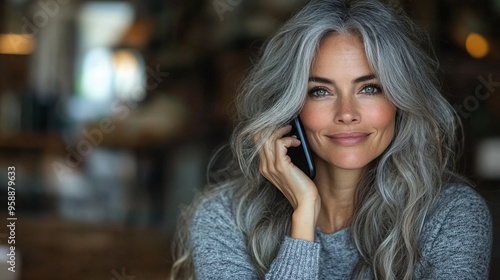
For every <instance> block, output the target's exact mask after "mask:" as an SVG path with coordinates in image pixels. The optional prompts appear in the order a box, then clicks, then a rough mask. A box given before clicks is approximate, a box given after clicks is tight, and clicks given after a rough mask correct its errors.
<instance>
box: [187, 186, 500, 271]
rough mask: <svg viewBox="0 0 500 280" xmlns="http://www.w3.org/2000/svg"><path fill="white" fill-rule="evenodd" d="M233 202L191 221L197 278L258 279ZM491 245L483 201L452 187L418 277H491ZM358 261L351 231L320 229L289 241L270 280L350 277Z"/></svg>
mask: <svg viewBox="0 0 500 280" xmlns="http://www.w3.org/2000/svg"><path fill="white" fill-rule="evenodd" d="M230 198H231V197H230V194H227V193H225V194H224V193H223V194H220V195H218V196H216V197H213V198H211V199H209V200H208V201H207V202H205V203H204V204H203V205H202V206H201V207H200V208H199V210H198V211H197V212H196V214H195V216H194V218H193V223H192V226H191V242H192V246H193V259H194V266H195V273H196V279H237V280H244V279H257V276H256V273H255V271H254V269H253V267H252V264H251V262H250V259H249V256H248V254H247V251H246V244H245V240H244V238H243V236H242V234H241V232H239V230H238V229H237V228H236V225H235V218H234V216H233V213H232V210H231V205H230ZM491 243H492V225H491V216H490V213H489V211H488V208H487V206H486V204H485V202H484V200H483V199H482V198H481V197H480V196H479V194H477V193H476V192H475V191H474V190H473V189H471V188H469V187H467V186H458V185H454V186H449V187H447V188H445V189H444V190H443V192H442V193H441V194H440V197H439V199H438V202H437V204H436V207H435V208H434V210H433V211H432V212H431V214H430V215H429V217H428V219H427V221H426V223H425V225H424V229H423V232H422V235H421V238H420V246H421V253H422V259H421V261H420V262H419V264H418V265H417V269H416V271H415V276H416V279H487V278H488V271H489V263H490V254H491ZM358 258H359V254H358V251H357V249H356V247H355V246H354V245H353V243H352V241H351V239H350V230H349V228H346V229H343V230H340V231H338V232H335V233H333V234H324V233H321V232H320V231H319V230H317V231H316V240H315V242H308V241H304V240H299V239H293V238H291V237H285V238H284V240H283V242H282V244H281V247H280V250H279V253H278V255H277V257H276V258H275V259H274V261H273V263H272V266H271V268H270V270H269V271H268V273H267V274H266V279H293V280H298V279H349V277H350V274H351V271H352V269H353V267H354V265H355V264H356V262H357V260H358Z"/></svg>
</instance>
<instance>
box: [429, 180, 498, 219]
mask: <svg viewBox="0 0 500 280" xmlns="http://www.w3.org/2000/svg"><path fill="white" fill-rule="evenodd" d="M435 208H436V209H435V212H436V211H438V212H446V213H447V215H448V216H449V215H450V214H451V213H450V212H452V211H453V210H460V209H463V210H467V211H463V212H458V213H455V214H456V216H457V218H460V217H465V216H471V215H472V216H485V217H486V216H488V217H489V215H490V213H489V210H488V206H487V204H486V202H485V200H484V198H483V197H482V196H481V195H480V194H479V193H478V192H477V191H476V190H475V189H473V188H472V187H470V186H468V185H464V184H449V185H446V186H444V188H443V190H442V191H441V193H440V195H439V197H438V200H437V202H436V207H435Z"/></svg>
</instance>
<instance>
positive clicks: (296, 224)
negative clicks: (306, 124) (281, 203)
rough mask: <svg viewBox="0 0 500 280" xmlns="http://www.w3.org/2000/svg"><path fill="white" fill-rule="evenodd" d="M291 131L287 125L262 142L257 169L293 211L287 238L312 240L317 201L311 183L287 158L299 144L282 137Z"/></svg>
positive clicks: (318, 205) (292, 139) (315, 192)
mask: <svg viewBox="0 0 500 280" xmlns="http://www.w3.org/2000/svg"><path fill="white" fill-rule="evenodd" d="M291 129H292V126H291V125H288V126H285V127H283V128H280V129H278V130H276V131H275V132H274V133H272V134H271V136H270V137H269V139H267V140H265V141H264V144H263V146H262V148H261V149H260V151H259V158H260V165H259V170H260V172H261V173H262V175H263V176H264V177H265V178H266V179H267V180H269V181H270V182H271V183H273V184H274V186H276V187H277V188H278V189H279V190H280V191H281V192H282V193H283V195H284V196H285V197H286V198H287V199H288V201H289V202H290V204H291V205H292V207H293V209H294V212H293V216H292V231H291V233H290V235H291V237H292V238H299V239H304V240H308V241H314V229H315V227H316V221H317V219H318V214H319V210H320V206H321V199H320V196H319V193H318V189H317V188H316V185H315V184H314V182H313V181H312V180H311V179H310V178H309V177H308V176H307V175H306V174H305V173H304V172H302V170H300V169H299V168H298V167H297V166H295V165H294V164H293V163H292V160H291V159H290V157H289V156H288V155H287V150H288V148H290V147H297V146H299V145H300V141H299V140H298V139H297V138H295V137H292V136H285V137H283V136H284V135H286V134H287V133H289V132H290V131H291ZM258 137H259V136H258ZM257 140H258V139H257Z"/></svg>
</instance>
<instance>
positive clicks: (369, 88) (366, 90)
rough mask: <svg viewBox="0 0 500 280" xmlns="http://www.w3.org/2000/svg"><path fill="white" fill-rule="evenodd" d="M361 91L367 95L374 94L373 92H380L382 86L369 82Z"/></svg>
mask: <svg viewBox="0 0 500 280" xmlns="http://www.w3.org/2000/svg"><path fill="white" fill-rule="evenodd" d="M361 92H362V93H365V94H368V95H375V94H378V93H381V92H382V88H381V87H380V86H378V85H375V84H370V85H366V86H364V87H363V89H362V90H361Z"/></svg>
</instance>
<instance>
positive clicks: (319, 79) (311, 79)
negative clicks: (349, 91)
mask: <svg viewBox="0 0 500 280" xmlns="http://www.w3.org/2000/svg"><path fill="white" fill-rule="evenodd" d="M375 78H376V77H375V75H374V74H368V75H365V76H361V77H358V78H356V79H354V80H353V81H352V83H353V84H357V83H362V82H366V81H369V80H373V79H375ZM309 82H318V83H322V84H330V85H334V84H335V82H334V81H333V80H330V79H328V78H324V77H318V76H311V77H309Z"/></svg>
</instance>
